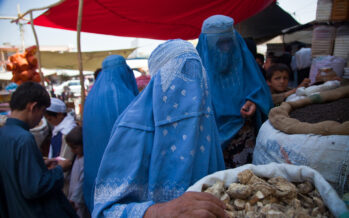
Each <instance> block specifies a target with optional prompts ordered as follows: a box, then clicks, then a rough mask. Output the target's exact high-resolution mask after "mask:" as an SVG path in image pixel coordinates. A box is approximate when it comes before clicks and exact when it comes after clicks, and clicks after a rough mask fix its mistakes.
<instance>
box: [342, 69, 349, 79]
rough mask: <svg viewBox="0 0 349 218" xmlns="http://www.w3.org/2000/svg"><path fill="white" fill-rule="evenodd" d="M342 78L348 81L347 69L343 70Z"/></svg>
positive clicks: (348, 70) (348, 71)
mask: <svg viewBox="0 0 349 218" xmlns="http://www.w3.org/2000/svg"><path fill="white" fill-rule="evenodd" d="M343 78H344V79H349V67H346V68H344V73H343Z"/></svg>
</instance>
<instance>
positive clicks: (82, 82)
mask: <svg viewBox="0 0 349 218" xmlns="http://www.w3.org/2000/svg"><path fill="white" fill-rule="evenodd" d="M83 6H84V1H83V0H79V11H78V21H77V47H78V64H79V71H80V84H81V118H82V117H83V112H84V104H85V79H84V74H83V66H82V54H81V43H80V39H81V37H80V33H81V23H82V9H83Z"/></svg>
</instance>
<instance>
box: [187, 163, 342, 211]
mask: <svg viewBox="0 0 349 218" xmlns="http://www.w3.org/2000/svg"><path fill="white" fill-rule="evenodd" d="M187 191H197V192H199V191H203V192H207V193H211V194H213V195H215V196H216V197H217V198H219V199H221V200H222V201H223V202H224V203H225V204H226V214H227V215H228V216H230V217H334V216H336V217H338V216H340V215H341V214H346V213H347V212H348V209H347V208H346V206H345V203H344V202H343V201H342V200H341V199H340V198H339V197H338V195H337V193H336V192H335V190H333V188H332V187H331V186H330V185H329V184H328V183H327V182H326V180H325V179H324V178H323V177H322V176H321V175H320V174H319V173H318V172H317V171H315V170H313V169H311V168H309V167H306V166H294V165H290V164H276V163H271V164H267V165H252V164H247V165H244V166H241V167H237V168H234V169H229V170H223V171H219V172H216V173H214V174H211V175H208V176H206V177H204V178H202V179H200V180H199V181H197V182H196V183H195V184H194V185H193V186H191V187H189V189H188V190H187Z"/></svg>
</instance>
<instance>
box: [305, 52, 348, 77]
mask: <svg viewBox="0 0 349 218" xmlns="http://www.w3.org/2000/svg"><path fill="white" fill-rule="evenodd" d="M346 64H347V63H346V60H345V59H344V58H342V57H336V56H329V55H328V56H321V57H316V58H314V59H313V61H312V64H311V68H310V73H309V79H310V80H311V83H312V84H313V83H316V82H318V81H317V78H316V77H317V76H318V75H319V73H320V74H323V73H325V72H327V71H328V70H331V71H334V72H336V74H337V76H338V77H342V76H343V71H344V67H345V65H346ZM326 81H327V80H326Z"/></svg>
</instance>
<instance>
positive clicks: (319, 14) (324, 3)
mask: <svg viewBox="0 0 349 218" xmlns="http://www.w3.org/2000/svg"><path fill="white" fill-rule="evenodd" d="M331 11H332V0H318V1H317V8H316V20H317V21H327V20H329V19H330V18H331Z"/></svg>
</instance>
